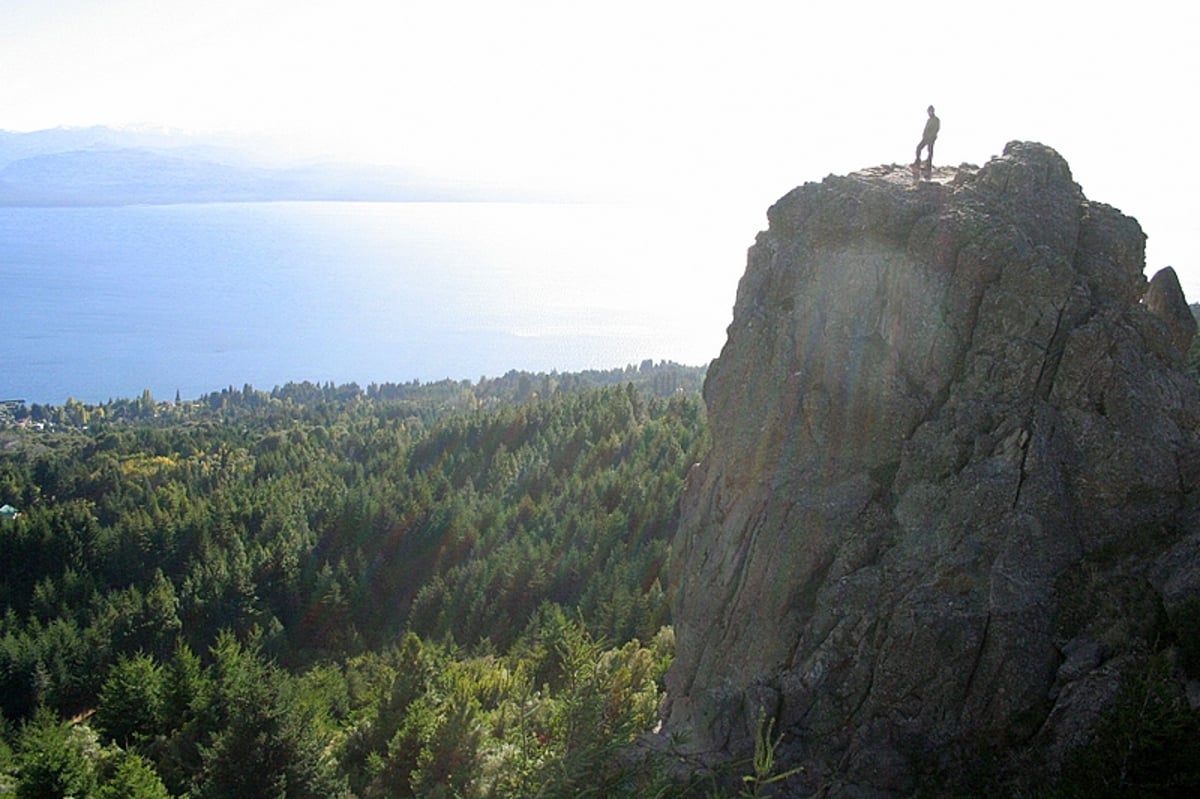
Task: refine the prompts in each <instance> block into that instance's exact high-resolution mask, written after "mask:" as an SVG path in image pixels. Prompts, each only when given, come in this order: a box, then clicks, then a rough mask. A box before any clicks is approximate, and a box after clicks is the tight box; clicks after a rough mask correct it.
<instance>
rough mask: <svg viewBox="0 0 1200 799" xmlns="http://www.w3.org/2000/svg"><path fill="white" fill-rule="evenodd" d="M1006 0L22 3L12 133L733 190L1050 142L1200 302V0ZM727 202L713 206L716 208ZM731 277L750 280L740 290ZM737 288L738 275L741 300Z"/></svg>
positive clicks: (508, 177) (739, 197)
mask: <svg viewBox="0 0 1200 799" xmlns="http://www.w3.org/2000/svg"><path fill="white" fill-rule="evenodd" d="M1197 8H1198V7H1197V6H1195V5H1192V4H1190V3H1186V4H1185V3H1180V2H1177V0H1172V2H1170V3H1167V2H1158V1H1157V0H1149V1H1143V2H1139V3H1120V4H1112V3H1099V4H1083V3H1070V4H1067V3H1061V4H1060V3H1057V2H1055V1H1054V0H1037V1H1036V2H1030V1H1029V0H1006V2H994V3H990V4H982V3H964V2H962V1H961V0H955V1H954V2H944V1H943V0H921V2H914V3H897V2H894V1H893V2H853V0H847V2H802V1H801V0H790V2H768V1H766V0H736V2H734V1H732V0H730V1H728V2H717V1H716V0H710V1H709V2H705V1H704V0H689V1H688V2H676V0H665V1H659V0H606V2H603V3H587V4H584V3H576V2H571V0H549V1H547V2H541V1H540V0H508V2H504V0H480V1H475V0H421V2H413V1H411V0H393V1H392V2H379V1H377V0H330V1H328V2H315V1H311V2H310V1H307V0H204V1H203V2H198V0H0V129H7V130H35V129H40V128H47V127H56V126H77V125H90V124H108V125H114V126H119V125H125V124H161V125H166V126H172V127H180V128H184V129H189V130H196V131H212V130H219V131H241V132H250V133H259V134H269V135H280V136H286V137H289V138H291V139H293V140H295V141H296V142H298V143H300V144H303V145H304V146H306V147H307V148H309V150H310V151H320V152H322V153H327V154H331V155H337V156H341V157H353V158H358V159H362V160H368V161H378V162H389V163H398V164H406V165H416V166H420V167H423V168H425V169H427V170H434V171H443V172H446V173H448V174H451V175H456V176H460V177H471V178H476V179H484V180H488V181H496V182H502V183H514V184H530V185H538V186H549V187H560V188H566V189H575V188H585V189H589V190H591V189H601V190H608V191H611V192H615V193H617V194H619V195H620V196H630V197H637V198H639V199H645V198H647V197H649V198H655V199H658V200H665V201H667V202H671V203H679V204H680V205H681V206H682V205H689V204H691V205H698V206H704V207H705V208H706V210H707V211H710V212H711V211H712V210H714V209H717V210H720V209H727V210H728V214H727V215H726V218H728V220H729V225H730V233H729V236H730V241H731V242H734V243H735V245H736V246H734V245H733V244H731V248H730V251H731V252H734V253H735V255H734V256H732V257H733V258H735V259H736V261H737V263H734V264H732V265H731V270H732V272H733V273H734V274H735V275H738V274H740V272H741V269H742V268H743V267H744V252H745V247H746V246H747V245H748V244H750V243H751V242H752V240H753V236H754V233H755V232H756V231H757V230H758V228H760V227H761V226H762V225H763V223H764V221H765V217H764V212H765V210H766V207H767V206H768V205H769V204H770V203H771V202H773V201H774V200H775V199H777V198H778V197H779V196H780V195H782V194H783V193H784V192H786V191H787V190H788V189H790V188H791V187H792V186H795V185H797V184H799V183H802V182H805V181H810V180H820V179H821V178H823V177H824V176H825V175H827V174H830V173H839V174H840V173H845V172H848V171H852V170H854V169H857V168H859V167H864V166H871V165H875V164H879V163H891V162H905V161H906V159H909V158H911V157H912V153H913V150H914V148H915V146H916V141H917V139H918V138H919V137H920V131H921V127H922V125H923V124H924V120H925V112H924V109H925V107H926V106H927V105H929V104H930V103H933V104H934V105H936V106H937V109H938V114H939V116H940V117H941V119H942V134H941V137H940V138H939V140H938V143H937V152H936V162H938V163H941V164H958V163H961V162H969V163H975V164H982V163H984V162H986V161H987V160H988V159H989V158H990V157H991V156H993V155H996V154H998V153H999V152H1000V151H1001V150H1002V149H1003V147H1004V144H1005V143H1006V142H1007V141H1009V140H1012V139H1031V140H1037V141H1041V142H1044V143H1045V144H1048V145H1050V146H1052V147H1054V148H1056V149H1057V150H1058V151H1059V152H1061V153H1062V154H1063V155H1064V156H1065V157H1066V158H1067V160H1068V161H1069V162H1070V164H1071V167H1072V170H1073V172H1074V175H1075V179H1076V180H1077V181H1078V182H1079V183H1080V184H1081V185H1082V186H1083V189H1084V191H1085V193H1086V194H1087V195H1088V197H1089V198H1091V199H1093V200H1098V201H1102V202H1106V203H1109V204H1111V205H1114V206H1116V207H1118V208H1120V209H1121V210H1123V211H1125V212H1126V213H1128V214H1131V215H1133V216H1135V217H1137V218H1138V220H1139V221H1140V222H1141V223H1142V226H1143V228H1144V229H1145V231H1146V232H1147V233H1148V234H1149V236H1150V240H1149V244H1148V258H1147V274H1148V276H1149V275H1150V274H1153V272H1154V271H1156V270H1157V269H1158V268H1159V267H1161V266H1165V265H1168V264H1170V265H1174V266H1175V267H1176V269H1177V270H1178V271H1179V272H1180V276H1181V279H1182V280H1183V282H1184V288H1185V291H1186V292H1187V294H1188V296H1189V299H1193V300H1200V243H1198V241H1197V228H1198V226H1197V224H1196V222H1195V219H1194V214H1193V209H1192V208H1191V207H1190V205H1191V203H1190V201H1188V200H1187V199H1186V198H1188V197H1191V196H1192V195H1193V194H1195V192H1196V187H1197V186H1198V185H1200V180H1198V178H1200V174H1198V172H1200V168H1198V167H1197V163H1198V161H1197V159H1196V158H1194V157H1193V155H1192V148H1193V142H1194V139H1195V138H1196V133H1197V131H1196V118H1197V115H1196V111H1195V102H1196V98H1197V97H1198V96H1200V91H1198V89H1200V86H1198V85H1197V83H1198V82H1200V80H1198V76H1200V41H1198V39H1200V11H1198V10H1197ZM707 216H708V214H706V218H707ZM731 290H732V289H731ZM732 300H733V297H732V294H730V296H729V303H730V304H731V303H732Z"/></svg>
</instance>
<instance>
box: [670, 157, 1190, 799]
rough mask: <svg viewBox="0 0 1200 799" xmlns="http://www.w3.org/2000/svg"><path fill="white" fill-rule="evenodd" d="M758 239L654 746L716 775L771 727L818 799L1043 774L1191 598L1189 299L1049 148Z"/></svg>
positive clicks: (735, 326) (774, 220) (938, 178)
mask: <svg viewBox="0 0 1200 799" xmlns="http://www.w3.org/2000/svg"><path fill="white" fill-rule="evenodd" d="M768 220H769V229H768V230H766V231H765V232H763V233H761V234H759V236H758V239H757V241H756V243H755V245H754V246H753V248H751V250H750V253H749V263H748V266H747V269H746V273H745V275H744V276H743V278H742V280H741V283H740V286H739V288H738V296H737V302H736V306H735V309H734V318H733V323H732V324H731V325H730V327H729V331H728V341H727V343H726V344H725V348H724V350H723V351H722V353H721V356H720V358H719V359H718V360H717V361H715V362H714V363H713V364H712V366H711V368H710V371H709V374H708V379H707V382H706V384H705V390H704V391H705V400H706V402H707V404H708V412H709V421H710V426H711V430H712V436H713V448H712V454H711V455H710V456H709V457H708V458H707V459H706V460H705V462H704V463H702V464H699V465H698V466H697V467H696V469H695V470H694V472H693V474H692V476H691V478H690V480H689V484H688V487H687V490H686V493H685V497H684V500H683V518H682V522H681V527H680V531H679V533H678V537H677V539H676V542H675V549H674V555H673V567H672V568H673V582H674V584H675V588H676V599H675V606H674V618H675V624H676V637H677V647H678V649H677V655H676V660H675V663H674V665H673V666H672V668H671V671H670V672H669V674H668V678H667V681H668V684H667V690H668V695H669V704H668V709H667V712H666V718H665V725H664V729H665V732H666V733H667V734H668V735H671V736H673V737H674V739H675V740H677V741H683V744H682V747H683V750H684V751H685V753H688V754H690V755H692V756H693V757H694V758H695V759H697V760H700V759H704V758H707V760H708V761H709V762H712V761H714V760H716V761H719V760H721V759H723V758H729V757H734V756H738V755H741V754H744V753H745V752H746V751H747V750H749V749H750V748H751V747H752V745H753V737H754V735H755V731H756V728H757V726H758V724H759V722H760V720H761V719H762V718H763V717H769V718H773V719H775V720H776V722H777V724H776V726H775V729H776V730H781V731H783V732H784V733H785V735H784V739H783V743H782V744H781V745H780V749H779V754H780V756H781V757H782V758H783V759H784V761H785V765H803V766H804V767H805V771H804V774H803V777H802V778H801V780H800V782H799V783H798V784H797V785H795V786H793V788H792V790H793V791H794V792H795V793H798V794H800V793H803V792H804V791H806V790H807V791H817V790H820V791H821V792H822V793H821V795H827V796H904V795H910V794H911V792H912V791H914V790H916V789H917V787H919V786H921V785H923V784H925V783H927V782H929V781H934V782H939V781H940V784H952V783H954V781H955V780H956V778H957V777H958V776H961V774H963V773H964V771H963V767H964V763H966V762H968V761H970V762H973V763H974V764H975V767H974V769H975V771H978V764H979V763H981V762H984V761H983V760H981V759H980V755H981V753H987V754H988V757H989V759H988V760H987V761H986V762H988V763H990V764H992V765H989V767H988V768H990V769H993V770H994V773H995V774H1000V773H1003V772H1005V770H1006V769H1007V770H1009V771H1012V770H1013V769H1015V768H1016V765H1015V764H1016V763H1018V761H1019V762H1021V763H1023V764H1024V767H1025V768H1027V769H1029V768H1032V769H1035V770H1036V769H1041V770H1042V773H1044V774H1047V775H1049V774H1053V773H1054V772H1055V770H1056V769H1058V768H1059V767H1060V766H1061V764H1062V762H1063V758H1064V757H1065V756H1066V754H1067V753H1068V752H1069V751H1070V750H1071V748H1072V747H1073V746H1076V745H1078V744H1080V743H1081V742H1084V741H1086V740H1088V736H1089V734H1090V732H1089V730H1090V728H1091V726H1092V725H1094V723H1095V721H1096V718H1097V715H1098V714H1099V712H1100V711H1101V709H1102V708H1103V707H1104V706H1106V705H1107V704H1109V703H1110V702H1111V701H1112V697H1113V695H1114V693H1115V691H1116V690H1117V685H1118V684H1119V682H1120V675H1121V673H1122V670H1123V669H1124V668H1125V667H1126V664H1128V663H1131V662H1133V659H1134V658H1135V657H1136V656H1137V655H1138V653H1142V652H1146V651H1149V650H1150V649H1152V648H1154V647H1159V648H1160V649H1161V648H1162V647H1163V646H1165V644H1164V641H1165V640H1166V639H1165V638H1164V635H1166V633H1164V630H1167V631H1168V632H1169V627H1170V622H1169V618H1170V614H1171V613H1172V611H1173V609H1174V608H1176V607H1178V606H1180V605H1181V603H1184V602H1186V601H1187V600H1188V599H1189V598H1193V597H1196V596H1197V595H1198V594H1197V589H1198V588H1200V568H1198V566H1197V564H1198V563H1200V537H1198V536H1197V534H1196V533H1195V532H1194V531H1195V530H1196V529H1197V528H1196V526H1195V524H1194V515H1193V510H1194V508H1193V500H1194V496H1193V494H1194V491H1195V489H1196V486H1197V476H1198V469H1200V439H1198V435H1197V431H1198V430H1200V399H1198V395H1197V390H1196V387H1195V382H1194V380H1192V379H1191V378H1190V377H1188V376H1187V375H1186V374H1185V373H1184V372H1183V365H1184V361H1185V358H1184V354H1185V352H1186V350H1187V347H1188V345H1189V344H1190V341H1191V338H1192V336H1193V335H1194V333H1195V323H1194V322H1191V320H1190V314H1186V312H1187V304H1186V302H1184V300H1183V296H1182V292H1181V291H1180V289H1179V285H1178V281H1177V280H1175V277H1174V274H1173V273H1170V272H1166V273H1164V275H1163V276H1162V277H1156V279H1155V281H1154V287H1155V290H1154V292H1152V296H1150V297H1147V298H1146V299H1145V301H1144V302H1143V297H1144V295H1146V293H1147V282H1146V280H1145V278H1144V277H1143V275H1142V269H1143V262H1144V243H1145V237H1144V235H1143V233H1142V230H1141V228H1140V227H1139V225H1138V223H1137V222H1136V221H1135V220H1134V219H1131V218H1129V217H1127V216H1124V215H1122V214H1121V213H1120V212H1118V211H1117V210H1115V209H1113V208H1111V207H1109V206H1106V205H1102V204H1099V203H1095V202H1091V201H1089V200H1087V199H1086V198H1085V197H1084V196H1083V194H1082V192H1081V190H1080V188H1079V186H1077V185H1076V184H1075V183H1074V182H1073V180H1072V177H1071V173H1070V169H1069V167H1068V165H1067V163H1066V162H1065V161H1064V160H1063V158H1062V157H1060V156H1059V155H1058V154H1057V153H1056V152H1054V151H1053V150H1051V149H1050V148H1048V147H1045V146H1042V145H1039V144H1032V143H1020V142H1014V143H1011V144H1009V145H1008V146H1007V147H1006V148H1005V151H1004V155H1003V156H1001V157H998V158H995V159H993V160H992V161H990V162H989V163H988V164H987V165H986V166H984V167H982V168H976V167H970V166H963V167H959V168H958V169H948V170H939V172H938V173H937V174H936V175H935V180H934V181H933V182H930V183H923V184H921V185H920V186H917V187H913V186H912V185H911V180H910V177H909V174H908V169H907V168H906V167H903V168H900V167H879V168H875V169H870V170H866V171H863V172H860V173H856V174H852V175H849V176H845V177H830V178H827V179H826V180H825V181H823V182H822V183H820V184H808V185H804V186H802V187H799V188H797V189H795V190H793V191H792V192H790V193H789V194H787V195H786V196H785V197H783V198H782V199H781V200H779V202H777V203H776V204H775V205H774V206H773V207H772V208H771V209H770V211H769V212H768ZM1180 309H1182V310H1180ZM1185 315H1186V319H1185V318H1184V317H1185ZM1164 619H1166V620H1167V621H1164ZM1167 637H1169V635H1168V636H1167Z"/></svg>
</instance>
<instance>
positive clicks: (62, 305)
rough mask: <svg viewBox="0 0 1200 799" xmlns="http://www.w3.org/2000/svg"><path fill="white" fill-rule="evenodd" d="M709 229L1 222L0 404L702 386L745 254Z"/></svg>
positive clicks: (133, 212) (164, 218) (92, 213)
mask: <svg viewBox="0 0 1200 799" xmlns="http://www.w3.org/2000/svg"><path fill="white" fill-rule="evenodd" d="M726 229H727V226H724V225H722V224H721V220H720V219H718V218H715V217H714V215H713V214H712V213H708V214H707V215H706V212H705V211H703V210H696V209H690V210H687V211H684V210H683V209H679V208H673V209H666V208H663V207H651V206H616V205H588V204H523V203H514V204H508V203H249V204H212V205H175V206H133V207H117V208H111V207H110V208H2V209H0V291H2V292H3V303H2V305H3V310H2V311H0V335H2V336H3V341H4V346H3V349H2V352H3V354H2V355H0V359H2V360H0V399H10V398H11V399H17V398H20V399H25V400H26V401H28V402H42V403H54V404H61V403H62V402H64V401H65V400H66V399H67V398H68V397H74V398H76V399H80V400H83V401H85V402H103V401H105V400H107V399H111V398H119V397H136V396H140V395H141V393H142V391H143V389H146V388H149V389H150V390H151V392H152V393H153V394H154V396H155V397H156V398H159V399H172V398H173V397H174V396H175V393H176V391H178V392H179V393H180V394H181V395H182V396H183V397H184V398H186V399H190V398H194V397H197V396H200V395H201V394H204V393H207V392H210V391H214V390H219V389H221V388H223V387H225V386H228V385H235V386H237V387H239V388H240V387H241V386H242V385H243V384H246V383H250V384H252V385H254V386H255V387H257V388H262V389H270V388H272V387H274V386H276V385H281V384H283V383H286V382H288V381H301V380H312V381H314V382H322V383H323V382H326V381H333V382H335V383H345V382H351V381H353V382H357V383H359V384H360V385H363V386H365V385H367V384H368V383H371V382H379V383H383V382H404V381H408V380H413V379H417V380H421V381H431V380H440V379H442V378H446V377H450V378H454V379H464V378H465V379H470V380H477V379H479V378H480V377H482V376H497V375H500V374H503V373H505V372H507V371H509V370H511V369H521V370H528V371H551V370H558V371H564V372H569V371H578V370H581V369H590V368H601V369H607V368H612V367H617V366H625V365H626V364H629V363H639V362H641V361H642V360H644V359H647V358H650V359H653V360H673V361H676V362H679V363H684V364H689V365H698V364H703V363H707V362H708V361H709V360H710V359H712V358H714V357H716V355H717V354H718V353H719V350H720V347H721V345H722V343H723V342H724V328H725V326H726V325H727V324H728V323H729V320H730V315H731V309H732V305H733V300H734V293H735V291H736V284H737V279H738V277H739V276H740V275H741V273H742V271H743V269H744V266H745V250H746V247H747V246H748V245H749V244H750V243H751V242H752V240H753V235H754V233H755V232H756V231H755V230H754V229H753V228H749V227H745V226H743V229H742V230H740V231H737V232H736V233H732V234H730V233H726V232H724V231H725V230H726Z"/></svg>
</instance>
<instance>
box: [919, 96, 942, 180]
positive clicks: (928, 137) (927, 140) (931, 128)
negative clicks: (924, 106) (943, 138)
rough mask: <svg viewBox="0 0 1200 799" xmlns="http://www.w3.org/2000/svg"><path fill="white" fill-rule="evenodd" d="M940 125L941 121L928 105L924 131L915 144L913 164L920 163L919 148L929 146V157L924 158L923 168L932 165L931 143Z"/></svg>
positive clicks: (935, 139) (929, 167)
mask: <svg viewBox="0 0 1200 799" xmlns="http://www.w3.org/2000/svg"><path fill="white" fill-rule="evenodd" d="M941 127H942V121H941V120H940V119H938V118H937V115H936V114H935V113H933V106H929V121H927V122H926V123H925V132H924V133H922V134H921V141H920V142H919V143H918V144H917V160H916V161H914V162H913V166H914V167H917V166H920V165H921V150H922V149H923V148H925V147H928V148H929V157H928V158H926V159H925V169H931V168H932V167H933V143H934V142H935V141H937V135H938V130H939V129H940V128H941Z"/></svg>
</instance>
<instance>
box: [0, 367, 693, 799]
mask: <svg viewBox="0 0 1200 799" xmlns="http://www.w3.org/2000/svg"><path fill="white" fill-rule="evenodd" d="M702 379H703V370H702V369H698V368H691V367H682V366H678V365H675V364H669V363H660V364H654V363H650V362H646V363H643V364H641V365H640V366H637V367H629V368H627V369H624V370H620V369H618V370H613V371H610V372H588V373H580V374H570V375H560V374H539V375H531V374H526V373H517V372H513V373H510V374H508V375H506V376H504V377H503V378H499V379H495V380H486V379H485V380H480V381H479V382H478V383H474V384H472V383H470V382H466V381H457V382H456V381H443V382H441V383H433V384H426V385H421V384H417V383H412V384H399V385H385V386H378V385H372V386H370V387H368V388H367V389H365V390H364V389H361V388H360V387H358V386H355V385H349V386H333V385H323V386H322V385H315V384H307V383H306V384H292V385H288V386H284V387H281V388H277V389H275V390H273V391H270V392H264V391H257V390H255V389H253V388H252V387H250V386H245V387H243V388H242V389H234V388H232V387H230V388H228V389H226V390H223V391H219V392H215V393H212V394H209V395H207V396H205V397H201V398H199V399H197V400H195V401H189V402H183V401H181V400H179V398H178V397H177V398H176V401H174V402H160V401H157V400H155V399H154V398H153V397H152V396H151V395H150V393H149V392H148V391H147V392H145V393H144V394H143V395H142V397H140V398H138V399H134V400H114V401H110V402H108V403H105V404H103V405H95V406H89V405H85V404H83V403H79V402H76V401H73V400H72V401H68V402H67V403H66V404H65V405H63V406H61V407H54V406H43V405H33V406H28V407H27V406H26V405H25V404H24V403H19V402H14V403H9V404H7V405H5V406H4V409H3V411H0V505H3V506H7V508H8V512H7V513H6V514H5V516H4V518H2V519H0V602H2V606H3V609H4V613H3V617H2V619H0V712H2V714H3V725H2V730H0V733H2V734H0V739H2V741H3V743H2V744H0V768H2V770H3V776H0V791H6V790H12V791H14V792H15V793H16V795H17V796H22V797H33V796H64V795H72V796H77V797H79V796H98V797H109V796H123V797H161V796H183V795H189V796H192V797H234V796H238V797H258V796H263V797H266V796H280V797H282V796H287V797H306V796H312V797H318V796H319V797H332V796H359V797H385V796H386V797H400V796H481V797H482V796H496V797H501V796H534V795H547V796H549V795H563V796H567V795H577V794H578V793H579V792H580V791H581V790H582V788H580V786H582V785H586V786H588V788H589V789H590V790H595V789H597V786H599V785H601V784H607V783H606V782H605V781H608V782H609V783H611V782H612V781H613V780H618V781H619V780H623V779H628V778H629V777H628V775H625V776H621V775H620V774H619V773H617V772H613V771H612V770H611V769H607V768H606V769H602V768H601V765H600V764H601V762H602V760H604V758H603V757H602V756H601V755H602V753H603V751H605V750H606V748H610V747H613V746H615V745H622V744H624V743H626V742H628V741H629V740H630V739H631V737H632V736H633V735H634V734H635V733H636V732H639V731H643V730H645V729H647V728H648V727H649V726H650V725H652V724H653V723H654V720H655V718H656V713H657V705H658V702H659V698H660V691H661V688H660V684H661V683H660V678H661V675H662V672H663V671H664V670H665V668H666V665H667V663H668V662H669V659H670V655H671V650H672V646H671V641H672V638H671V631H670V627H669V619H668V602H667V593H666V586H665V585H664V567H665V564H666V562H667V559H668V557H669V551H668V541H669V538H670V535H671V534H672V532H673V530H674V526H675V523H676V512H677V504H678V503H677V500H678V496H679V493H680V490H681V488H682V485H683V481H684V479H685V477H686V475H687V472H688V470H689V469H690V467H691V466H692V464H694V463H696V462H697V461H698V460H699V459H700V458H701V456H702V455H703V453H704V450H705V447H706V446H707V440H708V439H707V432H706V428H705V419H704V411H703V403H702V402H701V400H700V397H699V392H698V389H699V386H700V383H701V381H702ZM609 788H610V789H612V790H614V791H615V790H617V787H616V786H614V785H609Z"/></svg>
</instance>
